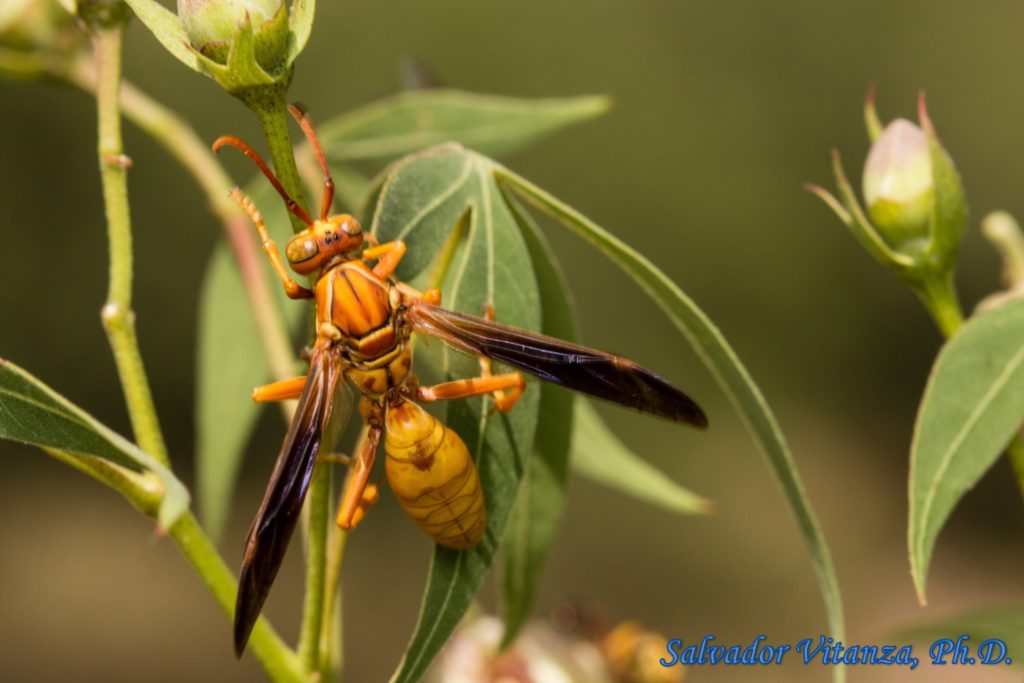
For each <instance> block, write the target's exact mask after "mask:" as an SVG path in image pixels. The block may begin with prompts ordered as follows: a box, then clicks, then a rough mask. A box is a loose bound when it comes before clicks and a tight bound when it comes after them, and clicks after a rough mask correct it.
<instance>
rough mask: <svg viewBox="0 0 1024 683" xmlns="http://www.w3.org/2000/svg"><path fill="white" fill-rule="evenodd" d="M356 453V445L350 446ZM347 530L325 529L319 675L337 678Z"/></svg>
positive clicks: (339, 675) (340, 644) (340, 657)
mask: <svg viewBox="0 0 1024 683" xmlns="http://www.w3.org/2000/svg"><path fill="white" fill-rule="evenodd" d="M353 452H354V453H358V452H359V451H358V450H357V449H353ZM347 541H348V533H347V532H345V531H342V530H341V529H339V528H338V527H336V526H335V527H332V528H330V530H329V531H328V539H327V577H326V581H327V595H326V599H325V600H324V617H323V618H324V622H323V626H322V627H321V633H322V636H321V638H320V650H321V651H322V652H323V653H324V656H323V657H321V663H320V675H321V677H322V679H323V680H329V681H340V680H341V671H342V662H343V660H344V651H343V648H342V640H343V625H342V620H341V565H342V563H343V562H344V560H345V545H346V542H347Z"/></svg>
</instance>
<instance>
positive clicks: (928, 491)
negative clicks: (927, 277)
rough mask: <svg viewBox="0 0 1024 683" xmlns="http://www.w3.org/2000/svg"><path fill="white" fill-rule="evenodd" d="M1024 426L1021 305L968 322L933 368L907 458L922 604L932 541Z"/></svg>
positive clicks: (913, 557) (914, 566)
mask: <svg viewBox="0 0 1024 683" xmlns="http://www.w3.org/2000/svg"><path fill="white" fill-rule="evenodd" d="M1022 420H1024V300H1019V299H1018V300H1016V301H1012V302H1010V303H1007V304H1005V305H1003V306H1000V307H998V308H996V309H994V310H992V311H990V312H988V313H985V314H983V315H981V316H979V317H976V318H972V319H971V320H969V321H968V322H967V323H966V324H965V325H964V326H963V327H962V328H961V329H960V331H959V332H958V333H957V334H956V336H954V337H953V339H952V340H951V341H950V342H949V343H947V344H946V346H945V347H943V349H942V351H941V352H940V353H939V357H938V359H937V360H936V362H935V366H934V367H933V368H932V373H931V377H930V378H929V380H928V386H927V387H926V388H925V392H924V398H923V399H922V401H921V408H920V411H919V412H918V416H917V424H916V426H915V429H914V442H913V444H912V446H911V452H910V528H909V533H908V540H909V546H910V566H911V574H912V575H913V578H914V585H915V587H916V588H917V593H918V597H919V598H920V599H921V601H922V602H923V601H924V598H925V581H926V578H927V573H928V565H929V562H930V561H931V557H932V551H933V549H934V547H935V539H936V537H937V536H938V534H939V531H940V530H941V529H942V526H943V524H944V523H945V522H946V520H947V519H948V518H949V515H950V513H951V512H952V511H953V508H954V507H956V504H957V503H958V502H960V499H961V498H962V497H963V495H964V494H965V493H966V492H967V491H968V490H969V489H970V488H971V487H973V486H974V485H975V484H976V483H977V482H978V480H979V479H980V478H981V476H982V475H983V474H985V472H987V471H988V468H989V467H991V466H992V463H993V462H995V460H996V458H997V457H998V456H999V454H1000V453H1001V452H1002V450H1003V448H1005V447H1006V444H1007V443H1008V442H1009V441H1010V439H1011V438H1012V437H1013V434H1014V433H1015V432H1016V431H1017V429H1018V428H1019V427H1020V424H1021V421H1022Z"/></svg>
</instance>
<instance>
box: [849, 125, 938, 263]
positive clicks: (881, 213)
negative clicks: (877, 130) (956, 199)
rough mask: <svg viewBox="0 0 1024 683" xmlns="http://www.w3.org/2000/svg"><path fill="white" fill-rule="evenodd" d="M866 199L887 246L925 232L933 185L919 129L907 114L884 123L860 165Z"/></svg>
mask: <svg viewBox="0 0 1024 683" xmlns="http://www.w3.org/2000/svg"><path fill="white" fill-rule="evenodd" d="M864 201H865V203H866V204H867V210H868V215H869V216H870V217H871V220H872V222H873V223H874V225H875V227H876V228H877V229H878V232H879V234H880V235H881V236H882V237H883V238H884V239H885V241H886V242H887V243H888V244H889V246H891V247H893V248H895V249H899V248H900V247H901V246H903V245H905V244H906V243H907V242H909V241H911V240H917V239H926V238H927V237H928V235H929V221H930V219H931V212H932V206H933V204H934V201H935V184H934V182H933V180H932V163H931V154H930V151H929V149H928V138H927V136H925V133H924V131H923V130H921V129H920V128H918V127H917V126H915V125H914V124H913V123H911V122H910V121H907V120H906V119H896V120H895V121H893V122H892V123H890V124H889V125H888V126H886V128H885V130H884V131H883V132H882V135H881V136H880V137H879V138H878V140H877V141H875V143H874V145H872V147H871V151H870V152H869V153H868V159H867V162H866V163H865V165H864Z"/></svg>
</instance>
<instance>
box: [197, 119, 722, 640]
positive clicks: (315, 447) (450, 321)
mask: <svg viewBox="0 0 1024 683" xmlns="http://www.w3.org/2000/svg"><path fill="white" fill-rule="evenodd" d="M289 111H290V112H291V114H292V116H293V117H294V118H295V119H296V121H297V122H298V124H299V126H300V127H301V129H302V131H303V133H304V134H305V136H306V137H307V138H308V140H309V142H310V145H311V146H312V149H313V151H314V153H315V154H316V158H317V161H318V163H319V166H320V170H321V173H322V175H323V185H324V190H323V198H322V201H321V204H320V212H319V216H318V218H316V219H313V218H312V216H310V214H309V213H308V212H307V211H306V209H304V208H303V207H302V206H301V205H299V203H298V202H296V201H295V200H294V199H293V198H292V197H291V196H289V194H288V192H287V191H286V190H285V188H284V187H283V186H282V184H281V182H280V181H279V180H278V178H277V177H276V176H275V175H274V173H273V171H271V170H270V168H269V167H268V166H267V164H266V162H265V161H264V160H263V159H262V157H261V156H260V155H259V154H258V153H257V152H256V151H255V150H253V149H252V148H251V147H250V146H249V145H248V144H246V143H245V142H243V141H242V140H240V139H238V138H236V137H234V136H231V135H225V136H222V137H220V138H218V139H217V141H216V142H215V143H214V145H213V149H214V151H215V152H216V151H218V150H220V149H221V148H222V147H224V146H232V147H235V148H237V149H239V150H240V151H241V152H242V153H244V154H245V155H246V156H247V157H248V158H249V159H250V160H252V161H253V163H255V165H256V166H257V167H258V168H259V170H260V171H261V172H262V173H263V175H264V176H265V177H266V178H267V180H268V181H270V183H271V185H273V187H274V189H275V190H276V191H277V193H278V194H279V195H280V196H281V198H282V199H283V200H284V203H285V205H286V207H287V209H288V211H289V212H291V213H292V214H293V215H294V216H296V217H297V218H299V219H300V220H301V221H302V222H303V223H304V224H305V225H306V226H307V227H306V230H304V231H302V232H299V233H298V234H296V235H295V236H293V237H292V238H291V239H290V240H289V241H288V243H287V245H286V246H285V250H284V255H285V258H286V259H287V261H288V264H289V265H290V266H291V269H292V270H293V271H294V272H295V273H296V274H298V275H303V276H307V277H308V278H309V279H310V282H312V283H313V288H312V289H309V288H307V287H304V286H302V285H300V284H299V283H298V282H296V281H295V280H294V279H293V278H292V277H291V276H290V275H289V273H288V271H287V270H286V269H285V265H284V260H283V259H282V258H281V253H280V251H279V250H278V247H277V245H276V244H275V243H274V241H273V240H272V239H271V238H270V236H269V234H268V232H267V228H266V225H265V223H264V221H263V218H262V216H261V214H260V212H259V210H258V209H257V208H256V206H255V205H254V204H253V202H252V200H250V199H249V198H248V197H247V196H246V195H245V194H243V193H242V191H241V190H239V189H237V188H236V189H234V190H233V191H232V193H231V197H232V199H234V200H235V201H236V202H237V203H238V204H239V206H241V208H242V209H243V210H244V211H245V213H246V214H247V215H248V216H249V218H250V219H251V221H252V223H253V224H254V225H255V227H256V229H257V231H258V232H259V235H260V238H261V239H262V242H263V250H264V252H265V253H266V255H267V257H268V258H269V260H270V263H271V265H272V266H273V269H274V271H275V272H276V274H277V276H278V277H279V278H280V280H281V283H282V286H283V287H284V291H285V293H286V294H287V295H288V297H290V298H292V299H313V300H314V301H315V304H316V326H315V331H316V339H315V341H314V343H313V346H312V348H311V350H310V351H309V354H308V355H309V371H308V373H307V374H306V375H304V376H301V377H296V378H293V379H288V380H283V381H279V382H275V383H272V384H268V385H266V386H262V387H257V388H256V389H255V390H254V391H253V398H254V399H255V400H257V401H280V400H287V399H296V398H297V399H298V404H297V408H296V411H295V415H294V417H293V419H292V422H291V425H290V426H289V428H288V433H287V435H286V436H285V439H284V443H283V444H282V446H281V451H280V453H279V455H278V457H277V461H276V464H275V465H274V470H273V474H272V475H271V478H270V483H269V484H268V486H267V490H266V493H265V495H264V497H263V501H262V503H261V504H260V507H259V511H258V512H257V513H256V518H255V520H254V521H253V524H252V527H251V528H250V530H249V535H248V538H247V540H246V544H245V553H244V557H243V560H242V568H241V572H240V576H239V587H238V597H237V602H236V607H235V624H234V643H235V652H236V654H237V655H239V656H240V655H241V653H242V651H243V650H244V649H245V645H246V643H247V641H248V639H249V634H250V632H251V631H252V627H253V625H254V624H255V622H256V619H257V617H258V616H259V613H260V610H261V609H262V607H263V603H264V601H265V600H266V597H267V594H268V593H269V591H270V587H271V584H272V583H273V581H274V577H275V576H276V574H277V571H278V568H279V567H280V565H281V561H282V559H283V557H284V553H285V550H286V548H287V546H288V542H289V540H290V538H291V536H292V532H293V531H294V530H295V526H296V523H297V521H298V519H299V513H300V511H301V508H302V503H303V500H304V499H305V496H306V492H307V491H308V488H309V484H310V481H311V479H312V476H313V470H314V467H315V466H316V463H317V461H318V459H321V460H322V459H327V454H329V453H330V450H331V448H332V447H333V445H334V443H335V442H336V441H337V439H338V437H339V436H340V432H341V430H342V429H343V428H344V421H345V420H346V419H347V415H348V410H349V407H350V405H351V392H350V391H349V390H348V388H347V386H346V383H350V384H351V385H353V386H354V387H355V388H356V390H357V391H358V394H359V413H360V415H361V417H362V419H363V421H364V423H365V425H366V432H365V437H364V438H363V439H361V441H360V446H359V447H358V451H357V453H355V454H354V457H352V458H350V459H348V462H349V465H350V466H351V470H350V473H349V476H348V479H347V481H346V484H345V487H344V490H343V493H342V496H341V502H340V505H339V510H338V517H337V523H338V526H339V527H341V528H342V529H344V530H350V529H352V528H354V527H355V525H356V524H358V523H359V521H360V519H361V518H362V516H363V514H364V513H365V510H366V509H367V508H368V507H369V505H370V504H372V503H373V501H374V500H375V499H376V495H377V490H376V486H375V485H373V484H371V483H370V482H369V478H370V473H371V470H372V469H373V464H374V460H375V458H376V454H377V450H378V448H379V446H380V443H381V441H382V440H383V441H384V451H385V454H386V462H385V475H386V478H387V481H388V484H389V485H390V487H391V490H392V491H393V492H394V493H395V496H396V497H397V498H398V500H399V503H400V504H401V506H402V507H403V509H404V510H405V512H406V513H407V514H408V515H409V516H410V517H411V518H412V519H413V520H414V521H415V522H416V523H417V524H418V525H419V526H420V528H421V529H423V531H425V532H426V533H427V534H428V535H430V536H431V537H432V538H433V539H434V540H435V541H436V542H437V543H438V544H440V545H442V546H445V547H448V548H456V549H463V548H469V547H472V546H474V545H475V544H476V543H477V542H478V541H479V540H480V539H481V537H482V536H483V533H484V529H485V526H486V521H487V520H486V512H485V507H484V493H483V490H482V489H481V485H480V477H479V475H478V473H477V470H476V467H475V465H474V463H473V458H472V457H471V455H470V453H469V451H468V449H467V448H466V445H465V444H464V443H463V441H462V439H461V438H460V437H459V436H458V434H456V433H455V432H453V431H452V430H451V429H449V428H448V427H446V426H445V425H444V424H443V423H442V422H441V421H440V420H438V419H436V418H435V417H433V416H431V415H430V414H429V413H427V412H426V411H425V410H423V409H422V408H421V407H420V405H419V404H420V403H429V402H433V401H439V400H448V399H456V398H466V397H470V396H485V395H490V396H492V397H493V399H494V406H495V410H499V411H508V410H511V409H512V407H513V406H514V405H515V403H516V401H517V400H518V399H519V397H520V396H521V395H522V393H523V391H525V389H526V383H525V381H524V378H523V376H522V374H521V373H520V372H518V371H522V372H526V373H529V374H531V375H535V376H537V377H540V378H542V379H544V380H547V381H549V382H553V383H555V384H559V385H561V386H564V387H567V388H569V389H573V390H576V391H580V392H583V393H586V394H590V395H592V396H596V397H598V398H602V399H606V400H609V401H613V402H615V403H619V404H622V405H625V406H628V407H631V408H634V409H637V410H640V411H643V412H647V413H651V414H654V415H658V416H660V417H664V418H667V419H670V420H674V421H678V422H683V423H688V424H691V425H694V426H697V427H701V428H703V427H706V426H707V418H706V417H705V415H704V413H703V411H702V410H701V409H700V407H699V406H698V405H697V403H696V402H695V401H694V400H693V399H691V398H690V397H689V396H687V395H686V394H685V393H683V391H681V390H680V389H679V388H678V387H676V386H675V385H674V384H672V383H671V382H669V381H667V380H665V379H663V378H661V377H659V376H658V375H656V374H655V373H654V372H652V371H651V370H648V369H647V368H644V367H642V366H641V365H639V364H637V363H635V362H633V361H631V360H628V359H626V358H622V357H620V356H615V355H612V354H609V353H605V352H603V351H597V350H595V349H590V348H587V347H584V346H579V345H576V344H571V343H569V342H565V341H562V340H559V339H555V338H552V337H547V336H544V335H540V334H536V333H533V332H528V331H526V330H521V329H517V328H513V327H510V326H507V325H502V324H500V323H497V322H494V310H493V308H492V307H487V308H486V309H485V316H484V317H482V318H481V317H476V316H472V315H467V314H465V313H460V312H457V311H452V310H448V309H445V308H442V307H441V305H440V304H441V293H440V291H439V290H437V289H428V290H426V291H424V292H420V291H418V290H416V289H414V288H412V287H410V286H409V285H407V284H405V283H403V282H400V281H398V280H396V279H395V278H394V277H393V275H394V272H395V269H396V267H397V266H398V264H399V263H400V261H401V259H402V257H403V256H404V255H405V252H406V245H405V243H404V242H403V241H401V240H396V241H393V242H387V243H384V244H379V243H378V242H377V240H376V239H375V238H374V237H373V236H372V235H370V234H367V233H364V232H363V231H362V228H361V227H360V224H359V221H357V220H356V219H355V218H354V217H352V216H350V215H348V214H334V215H332V214H331V205H332V203H333V199H334V181H333V180H332V178H331V174H330V170H329V169H328V166H327V160H326V157H325V156H324V152H323V149H322V147H321V145H320V142H319V140H318V138H317V136H316V132H315V131H314V129H313V126H312V124H311V123H310V121H309V119H308V118H307V117H306V115H305V113H304V112H302V111H301V110H299V109H298V108H297V107H294V106H291V107H289ZM413 333H417V334H424V335H428V336H431V337H436V338H438V339H440V340H442V341H443V342H445V343H446V344H448V345H450V346H452V347H455V348H456V349H459V350H461V351H464V352H468V353H469V354H471V355H473V356H476V357H477V358H479V361H480V376H478V377H473V378H470V379H460V380H454V381H449V382H444V383H441V384H437V385H434V386H421V385H420V384H419V382H418V380H417V378H416V375H415V373H414V372H413V370H412V358H413V354H412V344H411V339H412V334H413ZM492 360H494V361H497V362H500V363H502V364H504V365H507V366H510V367H511V368H514V369H515V370H516V371H513V372H506V373H501V374H493V373H492V372H491V365H490V363H491V361H492ZM318 454H320V457H319V458H318Z"/></svg>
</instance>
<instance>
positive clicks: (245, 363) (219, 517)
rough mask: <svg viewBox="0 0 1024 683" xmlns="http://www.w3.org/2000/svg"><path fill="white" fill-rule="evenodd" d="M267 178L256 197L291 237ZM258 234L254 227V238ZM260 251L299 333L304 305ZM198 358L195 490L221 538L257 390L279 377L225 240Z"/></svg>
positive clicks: (270, 225)
mask: <svg viewBox="0 0 1024 683" xmlns="http://www.w3.org/2000/svg"><path fill="white" fill-rule="evenodd" d="M260 180H262V178H260ZM260 180H258V181H256V183H255V184H254V185H253V188H254V191H253V192H252V193H250V195H249V196H250V197H252V198H253V200H254V201H255V202H256V204H257V206H259V207H260V211H261V212H262V213H263V215H264V218H265V220H266V223H267V229H268V230H269V231H270V232H271V234H272V235H273V236H274V238H275V239H277V240H287V239H288V238H289V237H290V236H291V228H290V223H289V222H288V218H287V216H286V214H285V209H284V205H283V204H282V202H280V201H277V195H276V194H274V193H273V191H272V190H271V189H269V185H267V183H264V182H260ZM255 234H256V229H255V228H253V235H254V239H255ZM282 243H283V242H282ZM259 256H260V263H261V264H262V267H263V268H264V273H265V276H266V277H267V285H268V288H270V291H272V292H274V293H275V295H276V297H277V300H278V303H279V306H278V310H280V311H282V318H283V320H285V321H286V322H287V323H288V325H289V329H290V330H294V329H295V328H296V327H298V324H299V321H300V320H301V319H302V315H303V311H304V310H305V307H304V306H302V305H300V304H297V303H295V302H293V301H290V300H289V299H288V298H287V297H286V296H285V295H284V292H283V291H282V288H281V283H280V280H278V279H277V278H276V277H275V276H274V274H273V272H272V271H271V270H270V267H269V265H268V264H267V263H266V259H264V258H262V252H260V253H259ZM196 356H197V377H196V489H197V495H198V499H199V509H200V511H201V512H202V515H203V523H204V526H205V527H206V529H207V530H208V532H209V534H210V536H211V537H213V538H215V539H216V538H218V537H219V536H220V534H221V532H222V531H223V527H224V523H225V522H226V520H227V515H228V511H229V510H230V509H231V502H232V499H233V495H234V489H235V484H236V483H237V479H238V471H239V469H240V467H241V461H242V455H243V454H244V453H245V446H246V444H247V443H248V441H249V435H250V434H251V433H252V430H253V428H254V427H255V425H256V419H257V418H258V417H259V414H260V411H261V406H260V405H259V404H256V403H253V401H252V400H251V398H250V394H251V392H252V389H253V387H255V386H257V385H259V384H265V383H267V382H269V381H271V380H272V379H273V378H272V376H271V371H270V364H269V363H268V361H267V356H266V353H265V350H264V348H263V345H262V344H261V342H260V334H259V329H258V328H257V326H256V321H255V319H254V318H253V315H252V309H251V307H250V303H249V298H248V296H247V294H246V291H245V287H244V285H243V284H242V279H241V275H240V274H239V272H238V264H237V262H236V261H235V258H234V255H233V254H232V252H231V249H230V248H229V247H228V245H227V244H226V243H225V242H221V243H220V244H218V245H217V247H216V248H215V249H214V252H213V254H212V255H211V257H210V263H209V265H208V266H207V269H206V277H205V278H204V280H203V285H202V289H201V293H200V297H199V331H198V340H197V353H196ZM268 447H272V446H268Z"/></svg>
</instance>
